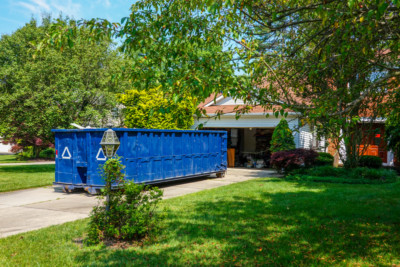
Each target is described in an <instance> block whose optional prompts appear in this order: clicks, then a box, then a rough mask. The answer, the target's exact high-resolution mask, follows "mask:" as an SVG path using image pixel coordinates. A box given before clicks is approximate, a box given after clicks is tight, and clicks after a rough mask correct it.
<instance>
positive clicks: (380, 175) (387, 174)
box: [351, 167, 397, 180]
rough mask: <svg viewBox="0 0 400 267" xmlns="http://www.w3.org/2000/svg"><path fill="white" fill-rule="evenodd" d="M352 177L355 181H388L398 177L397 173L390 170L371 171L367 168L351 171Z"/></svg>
mask: <svg viewBox="0 0 400 267" xmlns="http://www.w3.org/2000/svg"><path fill="white" fill-rule="evenodd" d="M351 177H352V178H353V179H356V178H359V179H369V180H387V179H393V178H396V177H397V173H396V172H395V171H393V170H388V169H383V168H381V169H371V168H365V167H358V168H354V169H352V170H351Z"/></svg>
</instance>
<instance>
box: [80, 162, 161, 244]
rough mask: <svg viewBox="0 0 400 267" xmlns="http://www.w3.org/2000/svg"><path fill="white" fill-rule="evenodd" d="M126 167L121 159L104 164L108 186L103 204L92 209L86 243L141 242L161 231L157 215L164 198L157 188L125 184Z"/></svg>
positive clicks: (103, 195) (104, 191)
mask: <svg viewBox="0 0 400 267" xmlns="http://www.w3.org/2000/svg"><path fill="white" fill-rule="evenodd" d="M123 169H124V166H123V165H122V164H121V163H120V161H119V159H118V158H112V159H109V160H107V162H106V163H105V164H104V165H103V171H104V177H105V181H106V185H105V187H104V190H103V191H102V194H101V196H100V199H102V198H104V197H106V201H105V203H104V205H101V206H96V207H94V208H93V210H92V213H91V215H90V222H89V231H88V237H87V239H86V242H87V243H88V244H96V243H99V242H101V241H115V240H140V239H142V238H144V237H145V236H147V235H149V234H150V233H153V232H154V231H156V230H157V229H158V228H159V224H160V221H161V219H162V216H161V215H160V213H157V212H156V210H155V209H156V207H157V204H158V203H159V202H160V200H161V197H162V194H163V193H162V191H161V190H159V189H158V188H150V187H149V186H146V185H137V184H135V183H134V182H133V181H131V182H129V183H126V181H125V180H124V174H123Z"/></svg>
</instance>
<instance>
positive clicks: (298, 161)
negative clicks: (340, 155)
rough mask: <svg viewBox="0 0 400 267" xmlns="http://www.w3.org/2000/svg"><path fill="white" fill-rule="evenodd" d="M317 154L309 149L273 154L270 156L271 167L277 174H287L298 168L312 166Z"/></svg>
mask: <svg viewBox="0 0 400 267" xmlns="http://www.w3.org/2000/svg"><path fill="white" fill-rule="evenodd" d="M317 157H318V153H317V152H315V151H314V150H311V149H304V148H296V149H292V150H284V151H279V152H275V153H273V154H272V156H271V165H272V166H273V167H274V168H275V169H276V170H277V171H278V172H279V173H281V172H285V173H287V172H289V171H291V170H294V169H297V168H300V167H311V166H313V165H314V163H315V160H316V158H317Z"/></svg>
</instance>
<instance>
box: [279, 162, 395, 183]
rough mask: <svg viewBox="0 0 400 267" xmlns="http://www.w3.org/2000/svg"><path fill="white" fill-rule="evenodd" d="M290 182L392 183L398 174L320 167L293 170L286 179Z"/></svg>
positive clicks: (393, 172) (362, 169)
mask: <svg viewBox="0 0 400 267" xmlns="http://www.w3.org/2000/svg"><path fill="white" fill-rule="evenodd" d="M286 178H287V179H289V180H302V181H316V182H333V183H350V184H363V183H386V182H389V183H392V182H395V181H397V173H396V172H395V171H393V170H388V169H383V168H381V169H371V168H366V167H358V168H353V169H350V170H349V169H345V168H335V167H332V166H320V167H314V168H310V169H297V170H293V171H292V172H291V173H290V175H288V176H287V177H286Z"/></svg>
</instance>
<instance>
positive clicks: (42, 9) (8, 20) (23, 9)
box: [0, 0, 135, 35]
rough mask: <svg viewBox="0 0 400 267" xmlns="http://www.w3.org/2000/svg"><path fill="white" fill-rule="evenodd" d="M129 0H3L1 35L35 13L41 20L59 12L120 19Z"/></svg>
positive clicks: (11, 30) (1, 3)
mask: <svg viewBox="0 0 400 267" xmlns="http://www.w3.org/2000/svg"><path fill="white" fill-rule="evenodd" d="M134 2H135V1H128V0H88V1H83V0H0V35H2V34H11V33H13V32H14V31H15V30H17V29H18V28H21V27H22V26H24V25H25V23H27V22H29V21H30V20H31V18H32V17H34V18H36V19H38V20H39V21H40V19H41V17H42V15H43V14H51V15H52V16H53V17H58V15H59V14H60V13H62V14H63V15H64V16H69V17H72V18H75V19H80V18H85V19H90V18H105V19H108V20H111V21H114V22H115V21H116V22H120V20H121V18H122V17H127V16H129V14H130V10H129V8H130V6H131V5H132V3H134Z"/></svg>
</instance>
